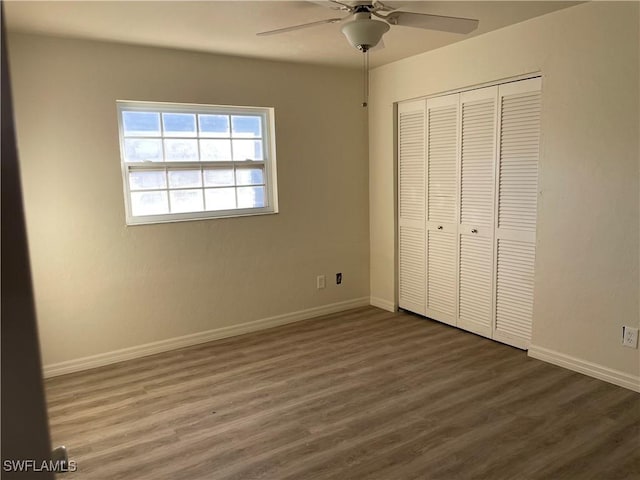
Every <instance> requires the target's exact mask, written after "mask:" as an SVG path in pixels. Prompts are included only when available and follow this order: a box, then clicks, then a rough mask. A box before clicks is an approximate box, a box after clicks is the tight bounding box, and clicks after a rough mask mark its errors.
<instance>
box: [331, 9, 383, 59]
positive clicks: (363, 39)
mask: <svg viewBox="0 0 640 480" xmlns="http://www.w3.org/2000/svg"><path fill="white" fill-rule="evenodd" d="M355 17H356V18H355V20H352V21H351V22H349V23H346V24H345V25H344V26H343V27H342V33H344V36H345V37H347V40H348V41H349V43H350V44H351V45H353V46H354V47H356V48H357V49H358V50H360V51H361V52H366V51H368V50H369V49H370V48H373V47H375V46H376V45H377V44H378V42H380V39H381V38H382V35H384V34H385V33H386V32H387V31H389V28H390V27H389V24H387V23H386V22H381V21H378V20H373V19H371V17H370V16H369V14H367V13H356V14H355Z"/></svg>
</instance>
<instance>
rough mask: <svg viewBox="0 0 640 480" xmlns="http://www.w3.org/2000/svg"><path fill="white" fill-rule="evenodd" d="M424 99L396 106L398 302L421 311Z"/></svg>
mask: <svg viewBox="0 0 640 480" xmlns="http://www.w3.org/2000/svg"><path fill="white" fill-rule="evenodd" d="M425 124H426V122H425V102H424V101H416V102H409V103H406V104H402V105H399V107H398V171H399V175H398V176H399V186H398V189H399V198H400V199H399V202H398V203H399V217H400V218H399V235H398V242H399V249H398V250H399V305H400V307H402V308H404V309H407V310H410V311H412V312H416V313H421V314H424V313H425V301H426V298H425V297H426V272H425V244H426V241H425V126H426V125H425Z"/></svg>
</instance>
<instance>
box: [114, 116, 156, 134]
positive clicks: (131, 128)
mask: <svg viewBox="0 0 640 480" xmlns="http://www.w3.org/2000/svg"><path fill="white" fill-rule="evenodd" d="M122 128H123V130H124V135H125V136H127V137H129V136H137V137H140V136H142V137H159V136H160V114H159V113H155V112H122Z"/></svg>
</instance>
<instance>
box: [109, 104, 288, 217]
mask: <svg viewBox="0 0 640 480" xmlns="http://www.w3.org/2000/svg"><path fill="white" fill-rule="evenodd" d="M124 112H144V113H157V114H158V115H159V117H160V121H159V124H160V125H159V126H160V135H159V136H154V135H145V136H142V135H126V134H125V132H124V120H123V113H124ZM164 113H186V114H192V115H194V116H195V130H196V131H195V136H186V135H173V134H171V135H169V134H166V132H165V120H164V116H163V114H164ZM205 115H221V116H225V117H226V119H227V122H228V131H229V135H225V136H214V135H215V132H204V131H202V128H201V117H202V116H205ZM234 117H252V118H258V119H259V120H258V125H257V126H258V127H259V132H258V133H259V134H258V135H256V134H255V133H253V134H251V133H250V134H248V135H246V136H242V132H237V131H236V130H235V129H234ZM118 121H119V128H120V138H121V151H122V166H123V175H124V176H125V179H124V181H125V189H126V192H125V202H126V205H127V222H128V223H129V224H138V223H162V222H173V221H182V220H200V219H207V218H218V217H230V216H245V215H261V214H268V213H275V212H277V206H276V205H277V201H276V198H275V183H276V179H275V171H272V169H273V168H274V167H275V165H273V163H274V162H275V158H273V159H272V158H271V156H272V154H273V148H274V145H273V143H272V140H271V135H272V133H273V132H272V129H273V125H272V121H273V117H272V109H268V108H258V107H226V106H220V107H218V106H208V105H191V104H187V105H185V104H157V103H145V102H133V103H131V102H120V101H119V102H118ZM207 133H211V135H207ZM236 133H237V135H236ZM249 135H251V136H249ZM126 139H149V140H160V143H161V147H160V148H161V155H162V159H163V160H162V161H137V162H129V161H126V156H125V151H124V141H125V140H126ZM165 139H189V140H195V142H196V145H197V155H198V158H199V159H201V158H202V153H201V144H200V141H201V140H212V139H213V140H227V141H229V144H230V148H231V158H230V159H229V160H213V161H203V160H197V161H196V160H189V161H166V157H167V151H166V149H165V142H164V140H165ZM233 140H246V141H251V142H259V147H260V150H261V154H262V159H261V160H234V159H233V157H234V156H235V154H234V150H233V148H234V144H233ZM254 145H255V143H254ZM253 148H254V149H255V148H256V147H255V146H254V147H253ZM254 152H255V150H254ZM253 155H254V156H255V153H254V154H253ZM243 168H256V169H258V170H261V171H262V174H261V175H262V182H261V183H247V184H245V183H243V184H239V183H238V178H237V171H238V170H241V169H243ZM177 169H185V170H199V172H200V186H199V187H170V186H169V173H168V172H169V171H175V170H177ZM158 170H160V171H163V172H164V180H165V185H166V188H146V189H145V188H132V185H131V179H130V176H129V173H130V172H133V171H158ZM205 170H232V172H233V182H234V183H233V184H225V185H214V186H205ZM229 188H233V191H234V197H235V205H236V208H234V209H228V210H209V209H208V207H207V201H206V191H208V190H215V189H229ZM243 188H245V189H248V188H260V189H261V197H262V202H263V204H264V206H262V207H240V206H239V204H240V198H239V196H238V195H239V189H243ZM195 189H198V190H200V191H201V192H202V206H203V208H204V209H203V210H199V211H192V212H188V213H171V210H172V209H173V207H172V204H171V192H172V191H177V190H185V191H186V190H195ZM145 192H147V193H151V192H166V195H167V202H168V205H167V208H168V210H169V213H163V214H155V215H135V216H134V215H133V206H132V205H131V195H132V194H133V193H145ZM254 201H255V200H254Z"/></svg>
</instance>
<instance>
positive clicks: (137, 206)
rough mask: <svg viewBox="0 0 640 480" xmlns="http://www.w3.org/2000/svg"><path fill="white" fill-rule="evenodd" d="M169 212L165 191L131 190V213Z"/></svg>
mask: <svg viewBox="0 0 640 480" xmlns="http://www.w3.org/2000/svg"><path fill="white" fill-rule="evenodd" d="M161 213H169V203H168V202H167V192H164V191H162V192H131V214H132V215H135V216H139V215H159V214H161Z"/></svg>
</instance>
